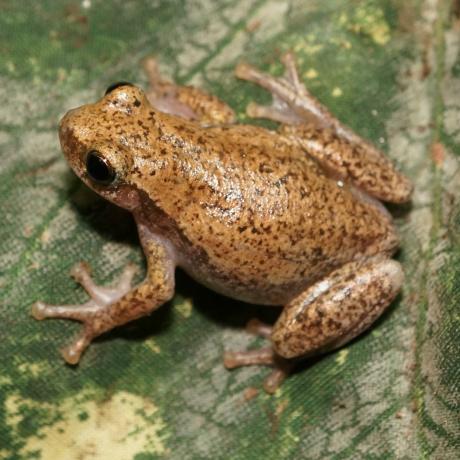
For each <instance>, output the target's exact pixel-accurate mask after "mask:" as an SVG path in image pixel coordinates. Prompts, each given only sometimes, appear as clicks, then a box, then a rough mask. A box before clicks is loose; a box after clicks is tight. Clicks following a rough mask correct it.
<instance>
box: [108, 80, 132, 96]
mask: <svg viewBox="0 0 460 460" xmlns="http://www.w3.org/2000/svg"><path fill="white" fill-rule="evenodd" d="M120 86H134V85H133V84H132V83H130V82H129V81H117V82H116V83H112V84H111V85H110V86H109V87H108V88H107V89H106V90H105V93H104V96H107V94H109V93H111V92H112V91H113V90H114V89H117V88H119V87H120Z"/></svg>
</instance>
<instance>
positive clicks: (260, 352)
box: [224, 319, 293, 394]
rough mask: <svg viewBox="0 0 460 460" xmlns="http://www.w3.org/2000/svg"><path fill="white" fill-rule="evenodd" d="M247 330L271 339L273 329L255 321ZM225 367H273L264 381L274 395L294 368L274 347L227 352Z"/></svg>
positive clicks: (268, 390)
mask: <svg viewBox="0 0 460 460" xmlns="http://www.w3.org/2000/svg"><path fill="white" fill-rule="evenodd" d="M246 330H247V331H248V332H250V333H252V334H255V335H260V336H261V337H264V338H267V339H269V338H270V336H271V333H272V327H271V326H269V325H267V324H265V323H262V322H260V321H259V320H257V319H253V320H251V321H249V322H248V324H247V325H246ZM224 366H225V367H226V368H227V369H235V368H237V367H242V366H271V367H274V369H273V371H272V372H271V373H270V374H269V375H268V377H266V378H265V380H264V384H263V387H264V390H265V391H266V392H267V393H269V394H273V393H275V391H276V390H277V389H278V388H279V387H280V386H281V384H282V383H283V382H284V380H285V379H286V377H287V376H288V375H289V374H290V371H291V369H292V367H293V362H292V361H291V360H288V359H285V358H282V357H281V356H279V355H277V354H276V353H275V352H274V350H273V348H272V347H265V348H260V349H257V350H247V351H226V352H225V353H224Z"/></svg>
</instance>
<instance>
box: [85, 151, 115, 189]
mask: <svg viewBox="0 0 460 460" xmlns="http://www.w3.org/2000/svg"><path fill="white" fill-rule="evenodd" d="M86 171H87V172H88V175H89V177H90V178H91V179H92V180H93V181H95V182H98V183H100V184H105V185H107V184H110V183H111V182H113V180H114V179H115V173H114V171H113V169H112V167H111V166H110V165H109V164H108V162H107V161H106V160H105V159H104V158H102V157H101V156H100V155H99V154H98V153H97V152H89V153H88V155H87V156H86Z"/></svg>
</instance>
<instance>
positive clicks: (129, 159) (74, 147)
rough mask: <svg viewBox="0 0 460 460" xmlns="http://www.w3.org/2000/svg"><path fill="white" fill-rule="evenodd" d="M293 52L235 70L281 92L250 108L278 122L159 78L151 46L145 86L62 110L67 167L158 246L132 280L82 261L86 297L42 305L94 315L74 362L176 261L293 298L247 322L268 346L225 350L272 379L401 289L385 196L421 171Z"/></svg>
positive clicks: (334, 341)
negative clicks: (397, 158) (262, 66)
mask: <svg viewBox="0 0 460 460" xmlns="http://www.w3.org/2000/svg"><path fill="white" fill-rule="evenodd" d="M283 63H284V65H285V69H286V72H285V75H284V76H283V77H282V78H274V77H271V76H269V75H265V74H263V73H261V72H260V71H258V70H257V69H255V68H252V67H250V66H248V65H245V64H242V65H240V66H238V67H237V69H236V75H237V76H238V77H239V78H242V79H245V80H249V81H252V82H254V83H257V84H259V85H261V86H262V87H264V88H266V89H268V90H269V91H271V92H272V94H273V105H272V106H271V107H262V106H257V105H254V104H251V105H250V106H249V107H248V113H249V115H250V116H255V117H265V118H270V119H272V120H276V121H279V122H281V123H282V124H281V127H280V129H279V130H278V132H274V131H270V130H267V129H263V128H260V127H256V126H250V125H241V124H234V114H233V111H232V110H231V109H230V108H229V107H228V106H226V105H225V104H224V103H223V102H221V101H220V100H218V99H217V98H215V97H213V96H210V95H208V94H206V93H204V92H202V91H200V90H198V89H196V88H192V87H180V86H176V85H174V84H173V83H169V82H166V81H164V80H162V79H161V77H160V76H159V74H158V72H157V70H156V66H155V62H154V61H153V60H148V61H147V62H146V68H147V70H148V72H149V75H150V80H151V86H152V88H151V89H150V90H149V92H148V93H147V94H145V93H144V92H143V91H141V90H140V89H139V88H137V87H135V86H133V85H131V84H129V83H119V84H115V85H113V86H112V87H110V88H109V89H108V90H107V92H106V94H105V96H104V97H103V98H102V99H101V100H99V101H98V102H96V103H94V104H88V105H84V106H82V107H79V108H77V109H73V110H70V111H69V112H68V113H67V114H66V115H65V116H64V118H63V119H62V120H61V123H60V128H59V137H60V141H61V146H62V150H63V152H64V155H65V156H66V158H67V161H68V162H69V164H70V166H71V167H72V169H73V170H74V171H75V173H76V174H77V175H78V176H79V177H80V178H81V179H82V180H83V181H84V182H85V184H87V185H88V186H89V187H91V188H92V189H93V190H95V191H96V192H97V193H99V194H100V195H102V196H103V197H105V198H106V199H108V200H110V201H111V202H113V203H115V204H117V205H119V206H121V207H123V208H126V209H128V210H129V211H131V212H132V213H133V215H134V218H135V221H136V223H137V227H138V231H139V236H140V241H141V243H142V246H143V249H144V253H145V256H146V258H147V275H146V278H145V280H144V281H143V282H142V283H141V284H139V285H138V286H136V287H133V288H131V280H132V277H133V274H134V268H133V267H132V266H128V267H127V268H126V269H125V271H124V273H123V275H122V277H121V280H120V283H119V285H118V286H117V287H113V288H106V287H100V286H96V285H95V284H94V283H93V281H92V280H91V277H90V275H89V270H88V268H87V267H86V266H85V265H84V264H79V265H77V266H76V267H75V268H74V269H73V272H72V274H73V276H74V277H75V279H76V280H77V281H78V282H79V283H81V285H82V286H83V287H84V288H85V289H86V291H87V292H88V294H89V295H90V297H91V299H90V300H89V301H88V302H86V303H85V304H83V305H67V306H52V305H47V304H45V303H42V302H37V303H35V304H34V306H33V309H32V311H33V315H34V317H35V318H36V319H44V318H68V319H71V320H76V321H80V322H81V323H83V327H82V331H81V333H80V334H79V336H78V337H77V338H76V339H75V341H73V342H72V344H71V345H70V346H69V347H67V348H66V349H65V350H64V351H63V356H64V358H65V360H66V361H67V362H68V363H70V364H76V363H78V361H79V359H80V356H81V354H82V352H83V351H84V350H85V349H86V348H87V347H88V345H89V344H90V342H91V341H92V340H93V339H94V338H95V337H97V336H99V335H100V334H102V333H104V332H107V331H109V330H111V329H112V328H114V327H117V326H120V325H122V324H125V323H127V322H128V321H131V320H134V319H136V318H139V317H142V316H144V315H148V314H149V313H151V312H152V311H153V310H155V309H156V308H158V307H160V306H161V305H162V304H164V303H165V302H167V301H168V300H169V299H171V297H172V296H173V294H174V271H175V268H176V267H180V268H182V269H183V270H185V271H186V272H187V273H188V274H189V275H190V276H191V277H193V278H194V279H195V280H197V281H198V282H200V283H202V284H204V285H205V286H208V287H209V288H211V289H213V290H215V291H217V292H219V293H222V294H224V295H226V296H230V297H233V298H235V299H239V300H243V301H247V302H252V303H256V304H262V305H281V306H283V310H282V313H281V315H280V317H279V319H278V321H277V322H276V324H275V325H274V326H273V327H270V326H268V325H265V324H262V323H260V322H257V321H252V322H251V323H250V325H249V328H250V330H252V331H253V332H255V333H258V334H260V335H262V336H265V337H268V338H269V339H270V340H271V346H270V347H268V348H263V349H260V350H252V351H247V352H230V351H229V352H227V353H226V354H225V357H224V363H225V365H226V366H227V367H228V368H232V367H237V366H241V365H250V364H267V365H271V366H274V367H275V369H274V371H273V372H272V373H271V374H270V375H269V377H268V378H267V379H266V381H265V385H264V386H265V389H266V390H267V391H268V392H273V391H275V389H276V388H277V387H278V386H279V384H280V383H281V381H282V380H283V379H284V377H285V376H286V375H287V373H288V372H289V369H290V367H291V365H292V363H293V362H295V360H296V358H300V357H307V356H310V355H312V354H317V353H322V352H325V351H328V350H331V349H334V348H337V347H340V346H341V345H343V344H344V343H346V342H348V341H349V340H351V339H352V338H353V337H355V336H357V335H358V334H360V333H361V332H362V331H364V330H365V329H366V328H368V327H369V326H370V325H371V324H372V323H373V322H374V321H375V320H376V319H377V318H378V317H379V315H380V314H381V313H382V312H383V311H384V309H385V308H386V307H387V306H388V305H389V304H390V303H391V302H392V300H393V299H394V298H395V296H396V295H397V294H398V292H399V290H400V288H401V285H402V283H403V279H404V276H403V272H402V269H401V266H400V264H399V263H398V262H396V261H394V260H392V259H391V256H392V254H393V253H394V252H395V250H396V249H397V247H398V237H397V235H396V232H395V228H394V226H393V223H392V219H391V216H390V215H389V214H388V212H387V211H386V210H385V208H384V207H383V205H382V204H381V203H380V201H377V200H383V201H388V202H394V203H401V202H405V201H408V200H409V199H410V195H411V191H412V186H411V184H410V182H409V181H408V180H407V179H406V178H405V177H404V176H403V175H401V174H400V173H399V172H398V171H397V170H396V169H395V167H394V166H393V165H392V163H391V162H390V161H389V160H388V159H387V158H386V157H385V156H384V155H383V154H382V153H381V152H380V151H379V150H377V149H376V148H375V147H374V146H372V145H371V144H369V143H368V142H366V141H364V140H363V139H361V138H360V137H358V136H357V135H356V134H355V133H354V132H352V131H351V130H350V129H349V128H347V127H346V126H344V125H342V124H341V123H340V122H339V121H338V120H337V119H336V118H334V117H333V116H332V115H331V114H330V113H329V112H328V110H327V109H326V108H325V107H324V106H322V105H321V104H320V103H319V102H318V101H317V100H316V99H315V98H314V97H313V96H312V95H311V94H310V93H309V92H308V91H307V90H306V89H305V87H304V86H303V84H302V83H301V82H300V80H299V77H298V74H297V71H296V67H295V63H294V58H293V56H292V55H291V54H289V53H288V54H286V55H285V56H283Z"/></svg>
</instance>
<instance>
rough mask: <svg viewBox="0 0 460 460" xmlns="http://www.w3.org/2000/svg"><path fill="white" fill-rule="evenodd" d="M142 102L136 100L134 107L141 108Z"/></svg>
mask: <svg viewBox="0 0 460 460" xmlns="http://www.w3.org/2000/svg"><path fill="white" fill-rule="evenodd" d="M140 105H141V101H140V100H139V99H135V100H134V107H140Z"/></svg>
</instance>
